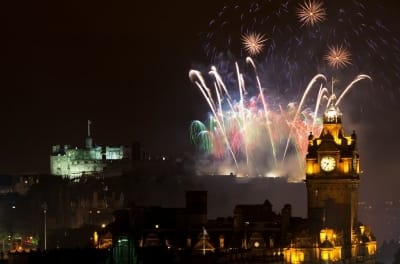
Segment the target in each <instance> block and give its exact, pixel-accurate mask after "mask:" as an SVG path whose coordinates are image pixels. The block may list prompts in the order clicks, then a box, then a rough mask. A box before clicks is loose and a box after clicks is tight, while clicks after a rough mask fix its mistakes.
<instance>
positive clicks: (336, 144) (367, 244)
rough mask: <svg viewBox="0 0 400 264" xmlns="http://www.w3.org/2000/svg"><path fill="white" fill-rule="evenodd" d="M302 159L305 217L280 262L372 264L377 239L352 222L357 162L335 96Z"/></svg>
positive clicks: (357, 182) (353, 137)
mask: <svg viewBox="0 0 400 264" xmlns="http://www.w3.org/2000/svg"><path fill="white" fill-rule="evenodd" d="M331 99H332V100H331V103H330V104H329V106H328V108H327V110H326V111H325V113H324V116H323V127H322V131H321V134H320V135H319V137H314V135H312V134H310V135H309V137H308V152H307V156H306V179H305V183H306V188H307V210H308V212H307V213H308V217H307V219H306V220H305V221H306V222H305V223H304V225H302V226H299V229H298V230H297V231H296V233H295V234H294V235H293V236H292V237H291V242H290V245H288V247H286V248H285V249H284V262H285V263H368V264H373V263H375V255H376V239H375V237H374V236H373V234H372V232H371V230H370V228H369V227H368V226H364V225H362V224H361V223H360V222H359V219H358V218H357V210H358V189H359V186H360V157H359V155H358V152H357V136H356V134H355V132H354V131H353V133H352V134H351V135H350V136H346V135H345V133H344V130H343V127H342V114H341V112H340V111H339V108H338V107H337V106H336V105H335V102H334V99H335V98H334V96H332V97H331Z"/></svg>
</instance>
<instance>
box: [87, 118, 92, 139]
mask: <svg viewBox="0 0 400 264" xmlns="http://www.w3.org/2000/svg"><path fill="white" fill-rule="evenodd" d="M91 124H92V122H91V121H90V120H88V121H87V134H88V137H90V125H91Z"/></svg>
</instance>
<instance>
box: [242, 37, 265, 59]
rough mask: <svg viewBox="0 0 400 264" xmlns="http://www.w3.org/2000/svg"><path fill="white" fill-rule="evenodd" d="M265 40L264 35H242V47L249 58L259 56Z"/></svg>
mask: <svg viewBox="0 0 400 264" xmlns="http://www.w3.org/2000/svg"><path fill="white" fill-rule="evenodd" d="M267 40H268V39H267V38H265V36H264V35H261V34H259V33H255V32H251V33H246V34H244V35H242V43H243V46H244V48H245V50H246V51H247V52H248V53H249V55H251V56H255V55H258V54H260V53H261V51H262V49H263V47H264V45H265V43H264V42H266V41H267Z"/></svg>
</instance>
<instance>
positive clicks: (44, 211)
mask: <svg viewBox="0 0 400 264" xmlns="http://www.w3.org/2000/svg"><path fill="white" fill-rule="evenodd" d="M42 208H43V216H44V250H47V203H46V202H44V203H43V204H42Z"/></svg>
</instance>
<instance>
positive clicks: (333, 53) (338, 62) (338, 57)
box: [324, 45, 351, 69]
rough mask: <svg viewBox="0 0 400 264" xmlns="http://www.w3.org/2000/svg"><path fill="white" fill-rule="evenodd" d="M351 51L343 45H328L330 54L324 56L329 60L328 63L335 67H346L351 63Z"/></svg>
mask: <svg viewBox="0 0 400 264" xmlns="http://www.w3.org/2000/svg"><path fill="white" fill-rule="evenodd" d="M350 57H351V56H350V52H349V51H347V50H346V49H345V48H344V47H343V46H342V45H340V46H338V45H336V46H330V47H328V54H326V55H325V56H324V59H325V60H326V61H328V64H329V65H330V66H332V67H333V68H337V69H338V68H341V67H345V66H347V65H348V64H351V58H350Z"/></svg>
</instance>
